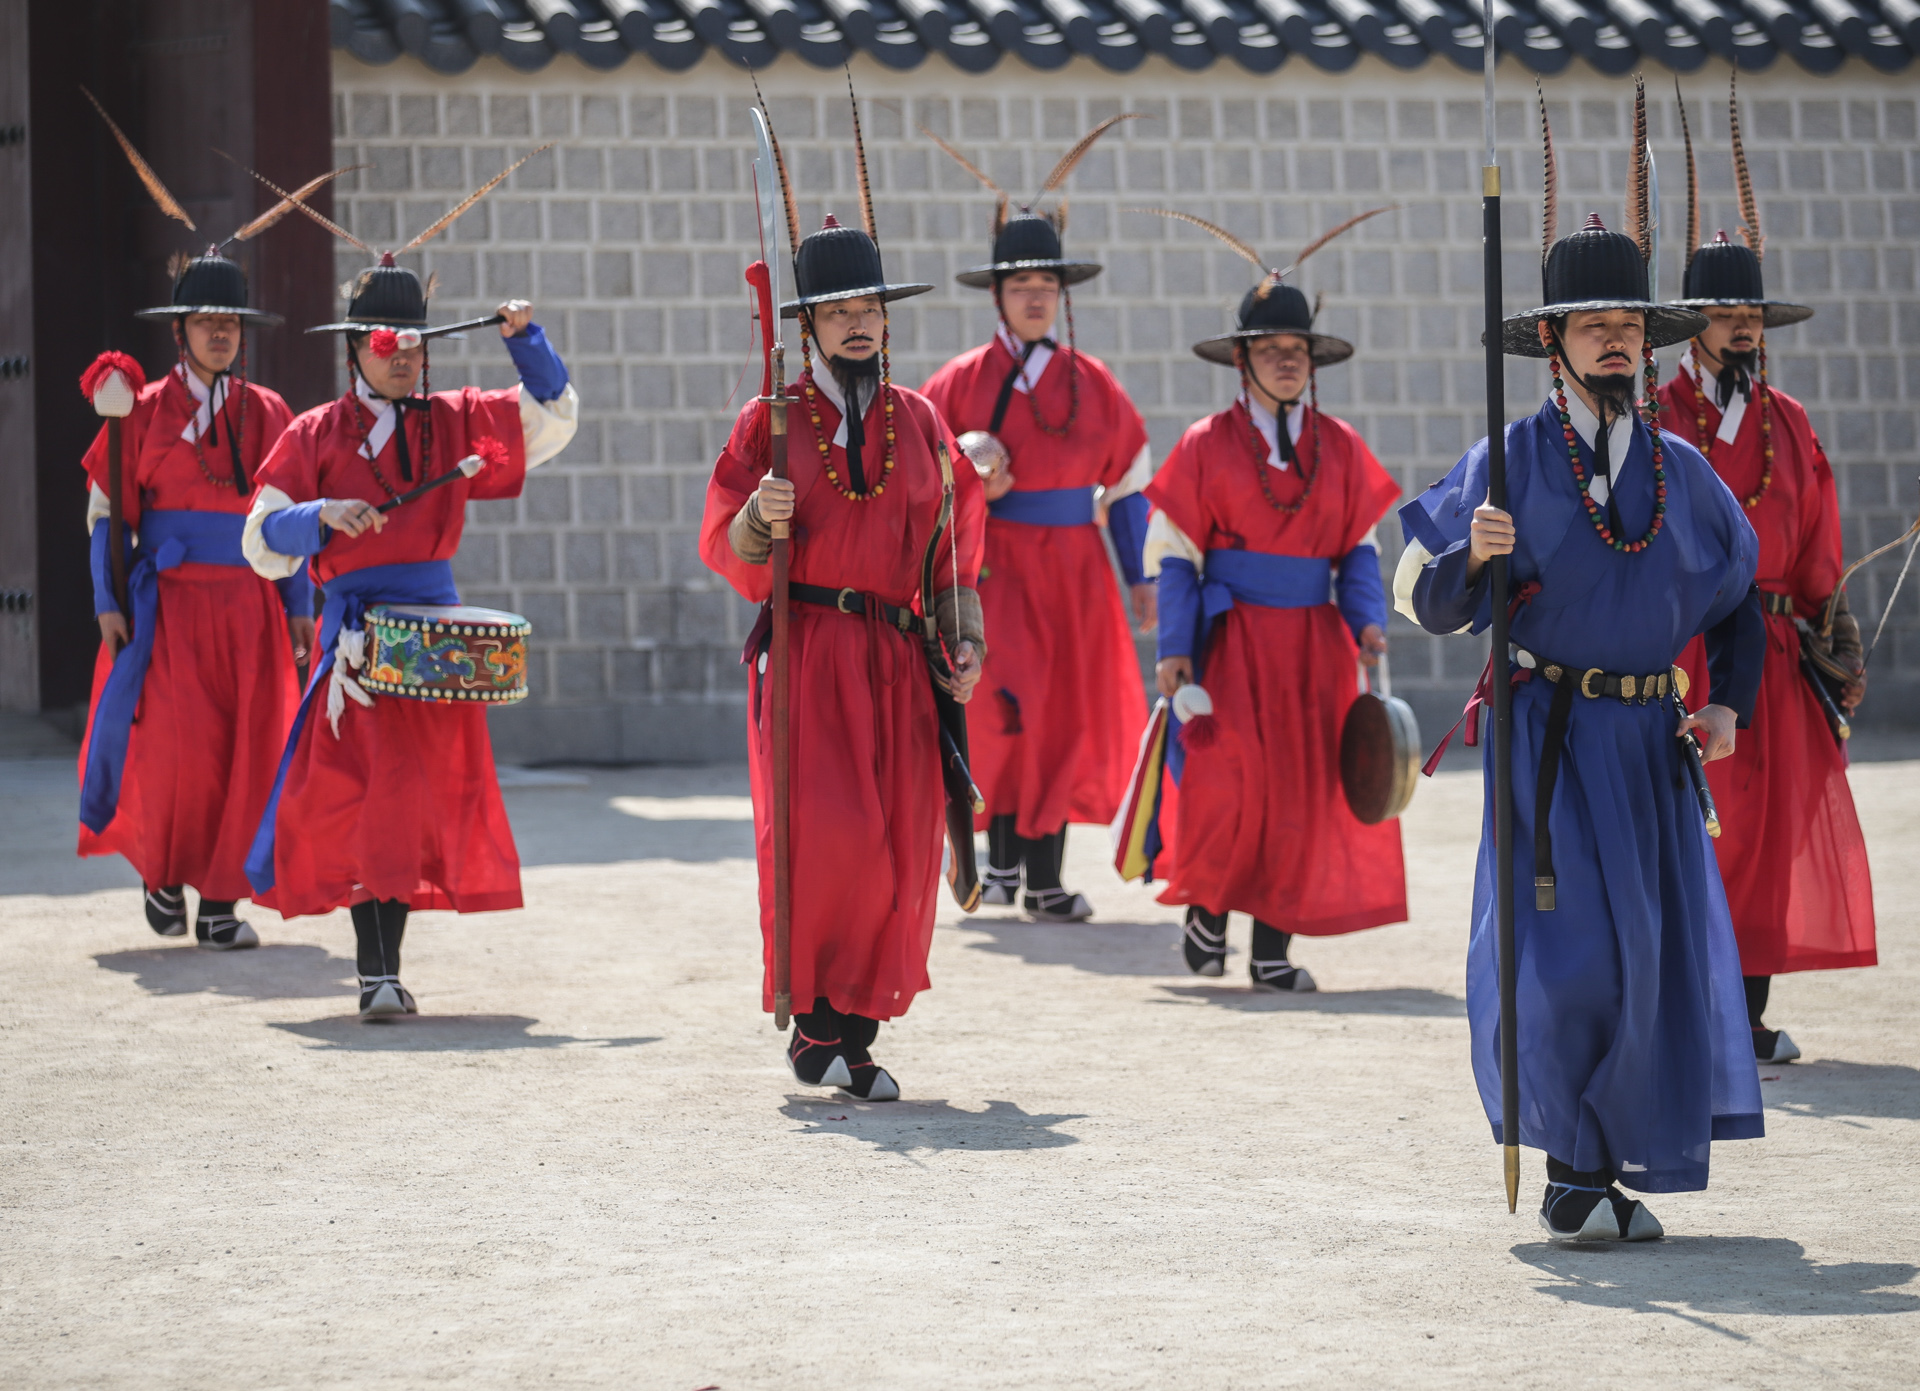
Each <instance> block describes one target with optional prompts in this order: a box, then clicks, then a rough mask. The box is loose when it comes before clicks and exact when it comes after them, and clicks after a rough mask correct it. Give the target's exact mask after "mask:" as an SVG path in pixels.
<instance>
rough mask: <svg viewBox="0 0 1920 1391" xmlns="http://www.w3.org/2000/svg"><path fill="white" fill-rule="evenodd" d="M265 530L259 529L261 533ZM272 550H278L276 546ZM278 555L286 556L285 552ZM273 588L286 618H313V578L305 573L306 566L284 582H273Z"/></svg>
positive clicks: (263, 528)
mask: <svg viewBox="0 0 1920 1391" xmlns="http://www.w3.org/2000/svg"><path fill="white" fill-rule="evenodd" d="M265 529H266V528H265V527H262V528H261V530H262V531H264V530H265ZM268 544H269V545H271V544H272V543H271V542H269V543H268ZM274 549H276V550H278V549H279V548H278V547H277V546H276V547H275V548H274ZM280 553H281V554H282V555H285V554H286V552H285V551H281V552H280ZM273 587H274V588H275V589H277V590H279V591H280V606H281V607H282V608H284V609H285V610H286V611H287V617H288V618H312V617H313V577H312V576H311V575H309V574H308V573H307V567H306V566H304V565H302V566H301V567H300V568H299V569H298V570H296V571H294V572H293V573H292V574H291V575H288V576H287V577H286V578H285V579H284V580H275V581H274V582H273Z"/></svg>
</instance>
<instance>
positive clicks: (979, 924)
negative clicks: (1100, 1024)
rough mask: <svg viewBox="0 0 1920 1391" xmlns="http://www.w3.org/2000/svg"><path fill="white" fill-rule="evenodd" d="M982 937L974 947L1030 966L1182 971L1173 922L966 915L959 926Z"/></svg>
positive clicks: (1110, 972) (1101, 971)
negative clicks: (1049, 920)
mask: <svg viewBox="0 0 1920 1391" xmlns="http://www.w3.org/2000/svg"><path fill="white" fill-rule="evenodd" d="M958 926H959V927H961V928H963V929H964V930H966V931H968V932H977V933H980V934H981V935H982V936H983V937H984V938H985V939H986V940H985V941H980V942H972V943H969V944H968V945H969V947H970V948H971V949H972V950H974V951H985V952H995V953H997V954H999V955H1002V956H1017V957H1019V958H1020V959H1021V960H1022V961H1024V962H1026V963H1028V964H1029V965H1032V966H1071V967H1073V968H1074V969H1075V970H1078V971H1089V972H1092V973H1094V974H1096V975H1102V976H1169V975H1174V974H1176V973H1177V972H1179V971H1180V970H1182V969H1183V967H1182V966H1181V962H1180V952H1179V945H1180V925H1179V924H1178V923H1175V922H1159V923H1135V922H1090V923H1030V922H1026V921H1024V920H1021V919H1018V918H981V917H970V918H968V919H967V920H966V921H965V922H963V923H960V924H958Z"/></svg>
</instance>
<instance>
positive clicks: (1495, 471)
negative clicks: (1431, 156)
mask: <svg viewBox="0 0 1920 1391" xmlns="http://www.w3.org/2000/svg"><path fill="white" fill-rule="evenodd" d="M1482 25H1483V27H1482V29H1481V55H1482V59H1483V67H1484V74H1485V87H1486V92H1485V97H1484V100H1483V105H1484V110H1483V114H1482V120H1483V124H1484V125H1485V128H1486V139H1487V148H1486V157H1485V159H1484V160H1483V161H1482V162H1481V166H1480V216H1481V226H1482V238H1483V242H1484V248H1483V250H1484V254H1485V271H1484V278H1485V293H1486V314H1487V320H1486V335H1485V342H1486V347H1487V502H1488V504H1489V505H1490V506H1493V507H1497V508H1499V509H1500V510H1501V511H1502V512H1504V511H1506V510H1507V424H1506V415H1507V364H1506V356H1505V349H1504V347H1503V344H1502V341H1501V339H1502V325H1501V318H1502V315H1501V307H1502V290H1501V284H1500V163H1499V159H1498V157H1497V156H1496V154H1495V153H1494V121H1493V114H1494V113H1493V65H1494V60H1495V58H1496V57H1497V54H1496V53H1495V51H1494V42H1493V0H1485V11H1484V14H1483V16H1482ZM1508 579H1509V576H1508V566H1507V557H1506V556H1504V555H1497V556H1495V557H1493V561H1492V575H1491V576H1490V580H1491V586H1492V591H1493V592H1492V596H1491V597H1492V604H1493V631H1492V635H1491V636H1492V652H1491V657H1490V661H1491V666H1490V667H1489V670H1490V672H1491V674H1492V677H1493V798H1494V801H1493V856H1494V875H1493V883H1494V904H1495V908H1494V912H1495V914H1496V922H1497V925H1498V932H1499V957H1500V961H1499V964H1500V1145H1501V1149H1502V1158H1503V1161H1504V1164H1503V1167H1504V1169H1505V1171H1506V1182H1507V1211H1508V1212H1515V1211H1517V1210H1518V1209H1519V1204H1520V1032H1519V1021H1518V1020H1517V1018H1516V1017H1515V996H1516V995H1517V994H1518V993H1519V990H1518V982H1519V972H1518V969H1517V963H1516V962H1515V960H1514V944H1513V683H1512V682H1510V681H1509V680H1507V620H1508V615H1507V589H1508ZM1534 814H1535V815H1536V816H1544V815H1545V814H1546V813H1545V810H1544V809H1543V808H1535V809H1534Z"/></svg>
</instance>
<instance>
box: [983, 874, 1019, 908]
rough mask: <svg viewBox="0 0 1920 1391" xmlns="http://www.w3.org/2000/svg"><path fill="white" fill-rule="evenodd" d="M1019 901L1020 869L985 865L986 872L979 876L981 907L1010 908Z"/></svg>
mask: <svg viewBox="0 0 1920 1391" xmlns="http://www.w3.org/2000/svg"><path fill="white" fill-rule="evenodd" d="M1019 901H1020V871H1019V870H1017V869H995V868H994V867H993V866H992V865H988V866H987V872H986V873H985V874H983V875H981V876H980V906H981V907H983V908H1011V907H1013V905H1014V904H1016V903H1018V902H1019Z"/></svg>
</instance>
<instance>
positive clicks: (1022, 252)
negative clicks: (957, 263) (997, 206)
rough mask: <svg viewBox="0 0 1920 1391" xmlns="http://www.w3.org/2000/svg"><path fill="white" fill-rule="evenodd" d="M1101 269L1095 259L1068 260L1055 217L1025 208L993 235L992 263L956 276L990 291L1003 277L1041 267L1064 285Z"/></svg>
mask: <svg viewBox="0 0 1920 1391" xmlns="http://www.w3.org/2000/svg"><path fill="white" fill-rule="evenodd" d="M1101 269H1102V268H1101V266H1100V265H1099V263H1098V262H1095V261H1069V260H1068V259H1067V256H1066V252H1065V251H1064V250H1063V249H1062V248H1061V245H1060V230H1059V228H1057V227H1055V226H1054V223H1053V219H1052V218H1051V217H1048V216H1046V215H1045V214H1043V213H1036V212H1032V211H1029V210H1028V209H1026V208H1022V209H1021V210H1020V211H1019V212H1018V213H1016V214H1015V215H1014V216H1012V217H1010V218H1008V219H1007V220H1006V222H1005V224H1003V225H1002V226H1001V228H1000V230H999V232H997V233H996V234H995V235H994V238H993V262H992V264H990V265H985V266H975V267H974V268H973V269H972V270H963V271H961V272H960V273H959V274H958V275H956V276H954V277H953V278H954V279H955V280H957V281H959V282H960V283H961V284H962V285H965V286H967V287H969V288H970V289H975V290H991V289H992V288H993V286H994V282H996V281H997V280H999V279H1000V278H1001V277H1002V276H1008V275H1018V274H1019V273H1020V272H1021V271H1028V270H1041V271H1051V272H1052V273H1053V274H1055V275H1057V276H1059V277H1060V283H1061V284H1062V285H1078V284H1080V283H1081V282H1082V281H1084V280H1091V279H1093V277H1094V276H1096V275H1098V274H1100V271H1101Z"/></svg>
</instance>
